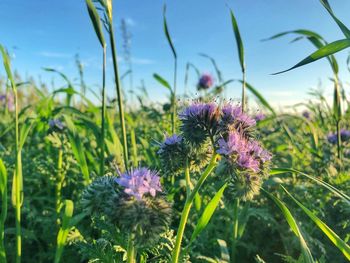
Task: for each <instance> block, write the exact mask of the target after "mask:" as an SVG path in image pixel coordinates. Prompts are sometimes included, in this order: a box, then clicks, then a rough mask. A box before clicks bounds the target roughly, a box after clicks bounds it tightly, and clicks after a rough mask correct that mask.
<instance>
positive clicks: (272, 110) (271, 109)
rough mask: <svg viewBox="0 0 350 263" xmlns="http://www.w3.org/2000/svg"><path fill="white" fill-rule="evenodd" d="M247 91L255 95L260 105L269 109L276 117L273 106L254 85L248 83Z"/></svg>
mask: <svg viewBox="0 0 350 263" xmlns="http://www.w3.org/2000/svg"><path fill="white" fill-rule="evenodd" d="M240 82H241V83H243V81H242V80H240ZM246 87H247V89H248V90H249V91H250V92H251V93H253V95H254V96H255V97H256V98H257V99H258V100H259V101H260V103H261V104H262V105H263V106H264V107H265V108H266V109H268V110H269V111H270V112H271V113H272V114H273V115H276V112H275V110H274V109H273V108H272V106H271V105H270V104H269V103H268V102H267V100H266V99H265V98H264V97H263V96H262V95H261V94H260V93H259V92H258V90H256V89H255V88H254V87H253V86H252V85H250V84H249V83H246Z"/></svg>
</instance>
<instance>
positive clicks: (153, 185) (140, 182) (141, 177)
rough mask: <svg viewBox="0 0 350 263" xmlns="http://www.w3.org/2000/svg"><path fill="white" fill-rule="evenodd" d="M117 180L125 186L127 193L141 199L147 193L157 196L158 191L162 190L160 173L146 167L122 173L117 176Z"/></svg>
mask: <svg viewBox="0 0 350 263" xmlns="http://www.w3.org/2000/svg"><path fill="white" fill-rule="evenodd" d="M116 182H117V183H118V184H119V185H120V186H122V187H124V192H125V193H126V194H128V195H130V196H134V197H135V198H136V199H137V200H141V199H142V197H143V195H145V194H147V193H149V194H150V195H151V196H153V197H155V196H156V192H157V191H158V192H161V191H162V188H161V185H160V180H159V176H158V173H156V172H154V171H151V170H149V169H147V168H144V167H141V168H137V169H135V170H133V171H131V172H127V173H124V174H121V175H120V177H119V178H116Z"/></svg>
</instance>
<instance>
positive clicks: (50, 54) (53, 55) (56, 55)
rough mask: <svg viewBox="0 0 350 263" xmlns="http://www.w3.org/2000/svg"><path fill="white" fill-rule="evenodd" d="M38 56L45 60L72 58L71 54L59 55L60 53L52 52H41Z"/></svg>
mask: <svg viewBox="0 0 350 263" xmlns="http://www.w3.org/2000/svg"><path fill="white" fill-rule="evenodd" d="M38 54H39V55H40V56H43V57H47V58H69V57H72V55H71V54H67V53H61V52H52V51H41V52H39V53H38Z"/></svg>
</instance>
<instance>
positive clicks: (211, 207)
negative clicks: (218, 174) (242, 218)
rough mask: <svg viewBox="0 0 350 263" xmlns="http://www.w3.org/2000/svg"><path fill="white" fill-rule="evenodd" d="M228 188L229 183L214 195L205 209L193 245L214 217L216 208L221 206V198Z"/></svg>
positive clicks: (193, 238) (195, 230)
mask: <svg viewBox="0 0 350 263" xmlns="http://www.w3.org/2000/svg"><path fill="white" fill-rule="evenodd" d="M226 187H227V183H226V184H224V185H223V186H222V187H221V188H220V190H219V191H218V192H217V193H216V194H215V195H214V197H213V198H212V199H211V200H210V202H209V203H208V205H207V206H206V207H205V209H204V212H203V214H202V216H201V217H200V218H199V220H198V223H197V225H196V228H195V229H194V231H193V234H192V236H191V240H190V243H192V242H193V241H194V240H195V239H196V237H197V236H198V235H199V234H200V233H201V232H202V231H203V229H204V228H205V227H206V226H207V225H208V223H209V221H210V219H211V217H212V216H213V214H214V212H215V209H216V207H217V206H218V205H219V202H220V200H221V197H222V195H223V193H224V191H225V189H226Z"/></svg>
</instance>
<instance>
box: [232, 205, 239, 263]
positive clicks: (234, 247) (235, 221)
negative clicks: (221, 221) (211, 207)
mask: <svg viewBox="0 0 350 263" xmlns="http://www.w3.org/2000/svg"><path fill="white" fill-rule="evenodd" d="M238 209H239V198H237V199H236V200H235V203H234V207H233V233H232V247H231V262H233V263H235V262H236V254H237V241H238V240H237V238H238V223H239V222H238Z"/></svg>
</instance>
